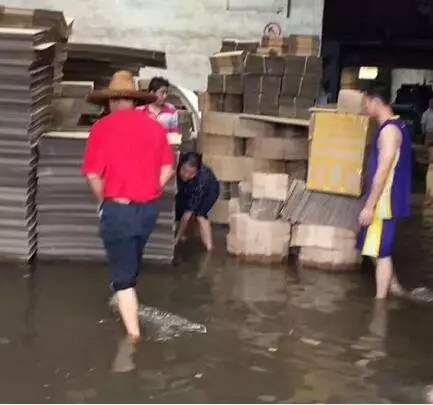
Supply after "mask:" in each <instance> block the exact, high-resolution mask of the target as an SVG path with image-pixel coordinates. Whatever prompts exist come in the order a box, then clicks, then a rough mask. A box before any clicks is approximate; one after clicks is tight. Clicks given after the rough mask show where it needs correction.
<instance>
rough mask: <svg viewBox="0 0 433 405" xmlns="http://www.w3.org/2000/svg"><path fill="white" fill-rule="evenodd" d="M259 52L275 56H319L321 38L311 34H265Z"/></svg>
mask: <svg viewBox="0 0 433 405" xmlns="http://www.w3.org/2000/svg"><path fill="white" fill-rule="evenodd" d="M257 53H259V54H262V55H275V56H277V55H278V56H284V55H296V56H319V54H320V38H319V37H317V36H310V35H290V36H288V37H271V36H264V37H263V38H262V41H261V44H260V48H259V49H258V50H257Z"/></svg>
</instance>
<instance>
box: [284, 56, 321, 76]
mask: <svg viewBox="0 0 433 405" xmlns="http://www.w3.org/2000/svg"><path fill="white" fill-rule="evenodd" d="M284 61H285V71H284V74H286V75H290V74H292V75H300V76H302V75H314V76H316V77H317V79H318V80H320V78H321V77H322V58H319V57H316V56H295V55H288V56H285V57H284Z"/></svg>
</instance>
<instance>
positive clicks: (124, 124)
mask: <svg viewBox="0 0 433 405" xmlns="http://www.w3.org/2000/svg"><path fill="white" fill-rule="evenodd" d="M173 163H174V156H173V151H172V149H171V146H170V145H169V144H168V141H167V131H166V129H164V128H163V127H162V126H161V125H160V124H158V123H157V122H156V121H155V120H153V119H151V118H149V117H148V116H147V114H143V113H142V112H140V111H135V110H122V111H117V112H115V113H112V114H110V115H107V116H106V117H104V118H102V119H101V120H99V121H98V122H97V123H96V124H94V125H93V127H92V128H91V130H90V135H89V139H88V141H87V146H86V151H85V155H84V163H83V167H82V173H83V175H85V176H87V175H89V174H96V175H98V176H100V177H102V178H103V180H104V198H109V199H110V198H111V199H114V198H125V199H128V200H130V201H133V202H147V201H152V200H155V199H157V198H158V197H159V196H160V195H161V188H160V183H159V178H160V174H161V167H162V166H169V165H173Z"/></svg>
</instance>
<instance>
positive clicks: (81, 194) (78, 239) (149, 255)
mask: <svg viewBox="0 0 433 405" xmlns="http://www.w3.org/2000/svg"><path fill="white" fill-rule="evenodd" d="M87 138H88V132H66V131H64V132H49V133H46V134H44V135H43V137H42V139H41V142H40V163H39V169H38V181H39V187H38V193H37V203H38V210H39V218H38V227H37V231H38V239H39V246H38V256H39V257H41V258H55V259H67V260H101V259H103V258H104V257H105V252H104V249H103V245H102V242H101V240H100V238H99V231H98V228H99V219H98V214H97V212H96V204H95V201H94V198H93V196H92V194H91V192H90V190H89V187H88V184H87V182H86V180H85V178H84V177H82V175H81V173H80V168H81V163H82V157H83V154H84V149H85V144H86V141H87ZM175 192H176V187H175V182H174V181H173V182H172V183H171V184H170V186H169V187H167V189H166V190H165V192H164V195H163V197H162V198H161V201H160V209H161V211H160V216H159V219H158V222H157V226H156V228H155V230H154V232H153V233H152V236H151V237H150V239H149V242H148V244H147V247H146V249H145V251H144V258H145V259H148V260H156V261H160V262H170V261H171V260H172V259H173V254H174V220H175V218H174V194H175Z"/></svg>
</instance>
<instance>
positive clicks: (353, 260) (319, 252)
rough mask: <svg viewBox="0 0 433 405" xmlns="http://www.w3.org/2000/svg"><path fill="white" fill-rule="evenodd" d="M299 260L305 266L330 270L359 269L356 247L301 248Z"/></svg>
mask: <svg viewBox="0 0 433 405" xmlns="http://www.w3.org/2000/svg"><path fill="white" fill-rule="evenodd" d="M299 262H300V263H301V264H302V265H303V266H304V267H307V268H308V267H309V268H313V269H320V270H328V271H350V270H358V269H359V264H360V256H359V252H358V251H357V250H356V249H348V250H331V249H322V248H314V247H313V248H311V247H305V248H301V251H300V254H299Z"/></svg>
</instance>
